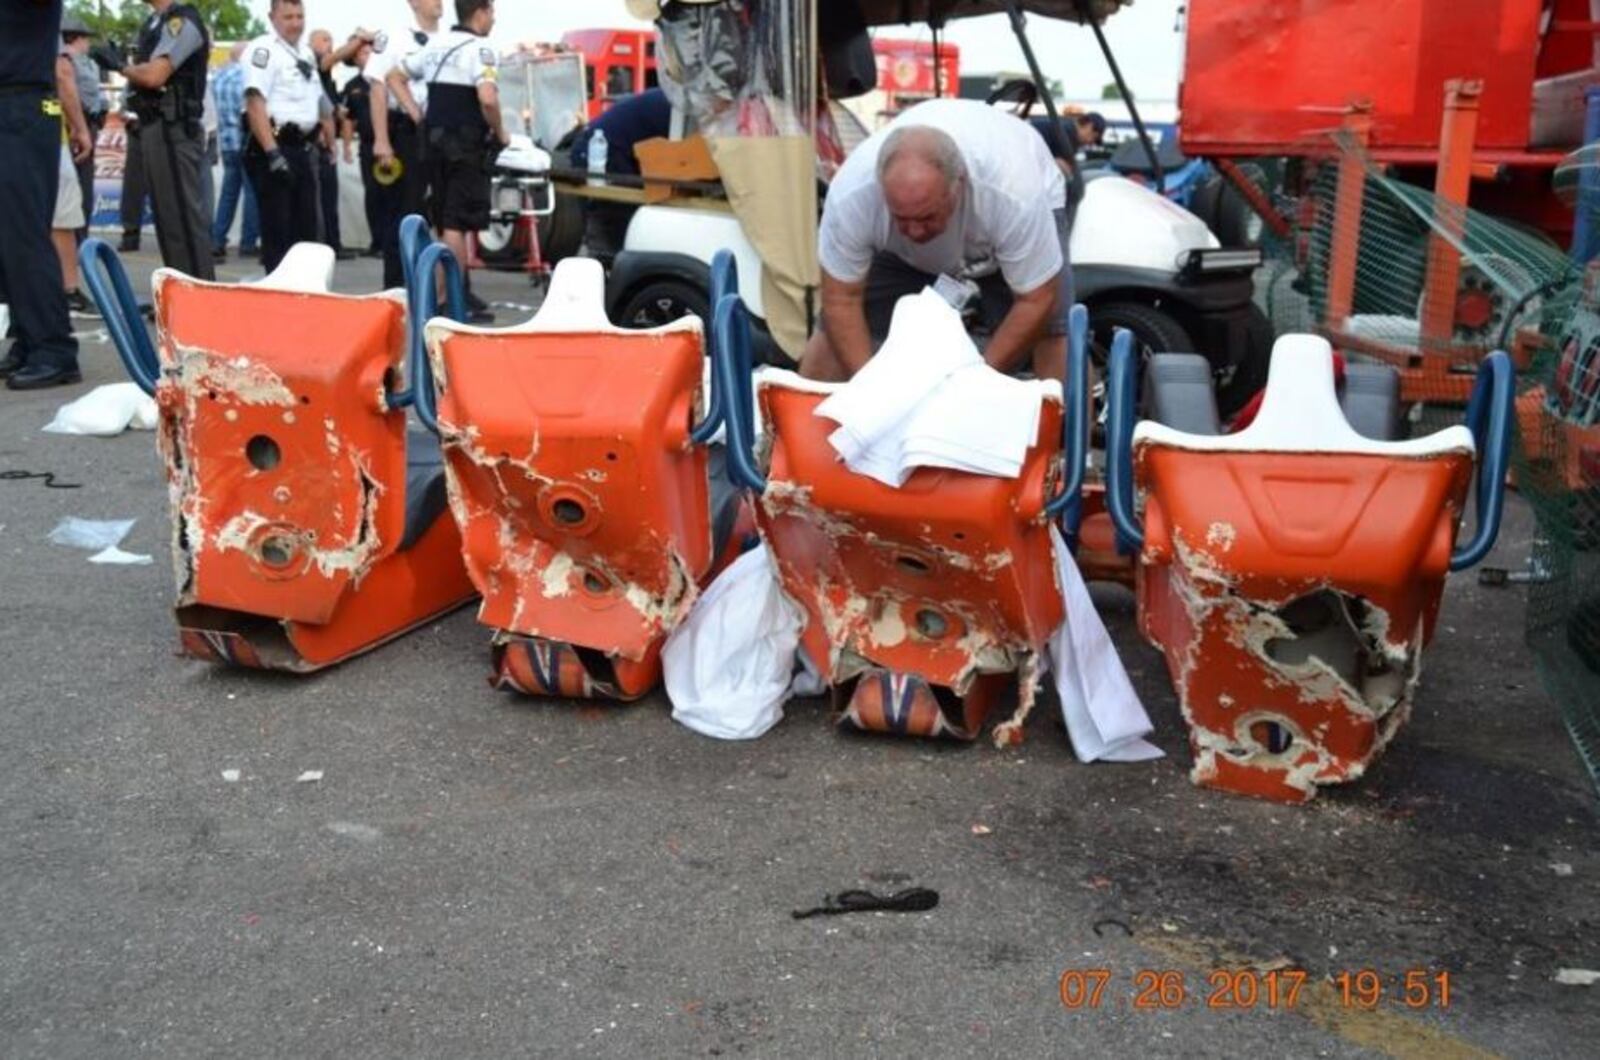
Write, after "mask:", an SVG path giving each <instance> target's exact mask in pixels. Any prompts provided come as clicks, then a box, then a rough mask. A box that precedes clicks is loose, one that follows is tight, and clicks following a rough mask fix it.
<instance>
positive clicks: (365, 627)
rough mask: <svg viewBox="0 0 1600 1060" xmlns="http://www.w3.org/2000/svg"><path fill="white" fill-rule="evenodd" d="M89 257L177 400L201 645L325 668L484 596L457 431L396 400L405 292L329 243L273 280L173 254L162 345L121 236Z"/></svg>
mask: <svg viewBox="0 0 1600 1060" xmlns="http://www.w3.org/2000/svg"><path fill="white" fill-rule="evenodd" d="M83 260H84V266H85V273H86V275H87V276H88V278H89V282H90V286H91V289H92V290H93V291H94V294H95V298H96V301H97V302H98V303H99V305H100V308H101V311H102V313H103V314H104V315H105V318H106V321H107V324H108V326H109V327H110V329H111V331H112V334H113V338H114V340H115V341H116V345H117V347H118V350H119V352H121V353H122V355H123V358H124V360H125V362H126V363H127V365H128V369H129V372H130V374H131V375H132V376H133V378H134V380H135V381H136V382H138V383H139V384H140V385H141V386H142V387H144V388H145V389H146V390H147V391H149V392H151V393H153V394H154V395H155V397H156V400H157V402H158V404H159V407H160V411H161V424H160V434H159V446H160V451H161V455H162V459H163V460H164V461H165V463H166V468H167V481H168V484H169V490H170V493H171V504H172V530H173V567H174V573H175V574H176V576H177V582H178V604H177V618H178V626H179V629H180V631H181V638H182V647H183V650H184V652H185V653H186V654H189V655H192V656H195V657H197V658H202V659H208V660H212V661H217V662H226V663H231V664H234V665H238V666H245V667H255V668H263V669H277V670H295V671H309V670H316V669H319V668H321V667H324V666H327V665H329V664H331V663H335V662H338V661H340V660H342V659H346V658H348V657H350V656H352V655H355V654H357V653H359V652H362V651H365V650H367V649H370V648H373V647H375V646H377V645H379V644H382V643H383V642H384V641H387V640H389V639H390V638H393V637H395V636H398V635H400V634H401V633H404V632H405V631H406V630H408V629H411V628H412V627H414V626H417V625H419V624H421V623H423V622H426V621H428V620H429V619H431V618H434V617H435V616H438V615H440V614H443V613H445V612H447V611H450V610H451V609H453V608H455V607H458V606H460V605H461V604H462V603H464V602H466V601H467V600H468V599H470V598H471V597H472V595H473V589H472V585H471V583H470V582H469V581H468V580H467V577H466V573H465V571H464V570H463V569H462V564H461V558H460V556H461V546H460V536H459V535H458V534H457V532H456V528H455V524H454V523H452V522H451V520H450V519H449V517H448V513H447V511H446V504H445V496H444V480H443V468H442V466H441V458H440V456H439V453H438V448H437V445H435V444H430V443H432V441H433V440H432V438H431V436H429V435H426V434H420V433H419V434H414V435H411V436H410V438H409V439H408V436H407V427H406V412H405V410H404V409H403V408H397V407H394V405H393V404H392V403H391V401H390V396H391V395H390V392H389V384H390V382H391V381H392V380H393V379H395V378H397V377H398V374H399V372H400V369H401V366H402V363H403V358H404V356H405V352H406V338H407V336H406V312H405V303H404V300H403V299H401V298H400V297H399V296H398V294H392V295H372V296H365V297H346V296H342V295H336V294H331V293H329V284H330V282H331V280H332V274H333V263H334V256H333V251H332V250H330V249H329V248H327V247H324V246H318V245H313V244H301V245H299V246H297V247H295V248H294V249H293V250H292V251H291V252H290V254H289V255H288V257H286V258H285V259H284V261H283V263H282V264H281V265H280V266H279V268H278V269H277V270H276V271H274V272H273V274H272V275H271V276H269V277H268V278H267V279H265V280H263V281H261V282H260V283H257V284H219V283H203V282H200V281H198V280H194V279H191V278H189V277H187V276H184V275H182V274H180V273H177V272H173V271H171V270H166V269H163V270H160V271H158V272H157V273H156V275H155V278H154V284H153V285H154V290H155V304H156V325H157V343H156V348H154V349H153V348H151V346H150V342H149V338H148V336H147V335H146V333H145V331H144V326H143V323H142V322H141V321H140V320H139V319H138V309H137V307H136V306H135V305H134V304H133V299H132V295H131V291H130V290H129V288H128V284H127V276H126V274H125V273H124V272H123V270H122V268H121V265H120V263H118V262H117V260H116V257H115V255H114V254H113V253H112V252H111V251H110V248H109V247H106V246H105V245H104V244H103V243H100V242H99V241H98V240H91V241H89V243H87V244H85V247H84V251H83ZM102 268H103V269H104V272H102V271H101V270H102ZM108 281H109V282H108ZM157 351H159V352H157Z"/></svg>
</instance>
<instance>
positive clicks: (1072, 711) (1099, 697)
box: [1049, 526, 1163, 762]
mask: <svg viewBox="0 0 1600 1060" xmlns="http://www.w3.org/2000/svg"><path fill="white" fill-rule="evenodd" d="M1050 543H1051V545H1052V547H1053V549H1054V551H1055V558H1056V584H1057V585H1058V586H1060V588H1061V602H1062V605H1063V606H1064V608H1065V611H1066V616H1067V617H1066V619H1065V621H1063V622H1062V623H1061V626H1060V627H1059V628H1058V629H1057V630H1056V631H1055V633H1054V634H1052V635H1051V637H1050V646H1049V657H1050V669H1051V670H1052V672H1053V673H1054V674H1055V686H1056V694H1057V695H1058V696H1060V698H1061V715H1062V718H1063V720H1064V721H1065V722H1066V724H1067V735H1068V736H1069V737H1071V739H1072V750H1073V753H1074V754H1076V755H1077V756H1078V761H1080V762H1096V761H1101V762H1147V761H1149V760H1151V759H1153V758H1161V757H1162V754H1163V753H1162V751H1161V749H1160V748H1159V747H1156V746H1155V745H1154V744H1151V743H1148V742H1146V741H1145V739H1144V737H1145V736H1148V735H1149V734H1150V732H1151V730H1152V729H1153V728H1154V726H1153V725H1152V724H1151V723H1150V716H1149V715H1148V714H1146V713H1145V709H1144V705H1143V704H1141V703H1140V702H1139V694H1138V693H1137V692H1135V691H1134V690H1133V682H1132V681H1130V680H1129V679H1128V671H1127V670H1126V669H1124V668H1123V665H1122V660H1121V659H1120V658H1119V657H1118V655H1117V648H1116V645H1114V644H1112V642H1111V634H1110V633H1109V632H1108V631H1107V630H1106V627H1105V623H1104V622H1102V621H1101V620H1100V615H1099V613H1098V612H1097V611H1095V608H1094V601H1093V600H1091V599H1090V598H1089V588H1088V586H1086V585H1085V584H1084V582H1083V575H1082V574H1081V573H1079V571H1078V564H1077V563H1076V562H1075V561H1074V560H1073V558H1072V553H1071V552H1069V551H1068V550H1067V543H1066V542H1065V541H1063V540H1062V538H1061V535H1060V533H1058V532H1057V530H1056V528H1055V527H1054V526H1052V527H1051V528H1050Z"/></svg>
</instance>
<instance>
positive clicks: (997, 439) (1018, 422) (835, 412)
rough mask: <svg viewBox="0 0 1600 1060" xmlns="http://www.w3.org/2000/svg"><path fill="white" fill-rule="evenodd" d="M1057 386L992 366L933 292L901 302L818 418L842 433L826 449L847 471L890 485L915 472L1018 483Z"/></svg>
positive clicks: (820, 409) (834, 435)
mask: <svg viewBox="0 0 1600 1060" xmlns="http://www.w3.org/2000/svg"><path fill="white" fill-rule="evenodd" d="M1053 385H1054V384H1050V383H1036V382H1024V381H1022V380H1019V379H1012V378H1011V377H1009V376H1007V375H1005V374H1003V373H1001V372H997V371H995V370H994V369H992V368H990V367H989V366H988V365H987V364H985V363H984V361H983V358H982V357H981V356H980V355H979V354H978V349H977V347H976V346H974V345H973V344H972V340H971V339H970V338H968V336H967V333H966V328H965V327H964V326H963V325H962V322H961V315H960V314H959V313H958V312H956V310H955V309H954V308H952V307H951V305H950V304H949V303H948V302H946V301H945V300H944V299H943V298H941V297H940V296H939V295H938V294H936V293H935V292H934V291H932V290H931V289H930V290H924V291H923V292H922V293H921V294H917V295H909V296H907V297H905V298H902V299H900V301H899V303H898V304H897V305H896V306H895V310H894V320H893V322H892V324H891V326H890V329H889V337H888V339H887V341H885V342H884V344H883V347H882V348H881V349H880V350H879V351H878V353H877V354H876V355H875V356H874V357H873V358H872V359H871V360H870V361H868V362H867V364H866V367H864V368H862V369H861V371H859V372H857V373H856V375H855V376H854V378H852V379H851V380H850V382H848V383H846V384H844V385H843V386H841V387H839V388H838V389H837V390H835V391H834V392H833V393H832V394H830V395H829V396H828V397H827V399H826V400H824V401H823V402H822V403H821V404H820V405H818V406H817V410H816V414H817V415H818V416H821V417H823V418H825V419H830V420H832V421H834V422H835V423H837V424H838V425H839V427H838V429H837V430H835V431H834V432H833V433H832V434H830V435H829V436H828V441H829V442H830V443H831V444H832V445H833V447H834V450H835V451H836V452H837V453H838V454H839V456H840V457H841V458H842V459H843V460H844V462H845V465H846V466H847V467H849V468H850V470H851V471H854V472H856V473H857V474H861V475H866V476H868V477H870V478H874V479H877V480H878V481H879V482H882V483H884V484H885V485H888V486H893V487H896V488H898V487H900V486H902V485H904V484H905V481H906V479H907V478H909V477H910V475H911V472H912V471H913V470H914V469H916V468H918V467H946V468H953V469H955V470H957V471H968V472H972V473H974V474H980V475H994V476H998V477H1001V478H1016V477H1017V476H1018V475H1019V474H1021V472H1022V464H1023V460H1024V459H1025V458H1026V456H1027V453H1028V448H1029V446H1031V445H1032V444H1033V443H1034V440H1035V439H1036V438H1037V437H1038V433H1039V410H1040V403H1041V401H1042V400H1043V398H1044V395H1045V394H1046V393H1048V392H1050V390H1051V388H1052V387H1053Z"/></svg>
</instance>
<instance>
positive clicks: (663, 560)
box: [422, 258, 740, 700]
mask: <svg viewBox="0 0 1600 1060" xmlns="http://www.w3.org/2000/svg"><path fill="white" fill-rule="evenodd" d="M422 271H423V273H425V274H426V273H427V272H428V271H429V270H428V269H426V268H424V269H423V270H422ZM425 279H426V277H425ZM425 337H426V342H427V350H428V358H429V365H430V367H431V371H432V384H431V385H432V387H433V392H434V394H435V395H436V402H437V412H436V417H437V423H438V428H439V433H440V437H441V439H442V442H443V448H444V453H445V462H446V467H447V472H448V475H449V479H450V503H451V505H452V507H453V509H454V512H455V517H456V521H457V522H458V523H459V524H460V525H461V528H462V535H463V544H464V549H465V556H466V564H467V570H468V572H469V573H470V575H471V577H472V580H473V582H474V583H475V584H476V585H477V586H478V588H479V590H480V591H481V592H482V594H483V604H482V607H481V609H480V611H479V615H478V618H479V621H480V622H482V623H483V624H484V625H487V626H489V627H491V628H492V629H494V630H495V640H494V644H495V649H494V656H495V677H494V678H493V680H494V681H495V682H496V684H497V685H499V686H500V687H505V688H510V689H513V690H515V691H519V692H522V693H525V694H529V695H552V696H563V697H568V698H589V697H601V698H612V699H622V700H631V699H636V698H638V697H639V696H642V695H644V694H645V693H646V692H648V691H649V690H650V689H651V688H653V687H655V685H656V684H657V683H658V682H659V680H660V673H661V662H660V652H661V646H662V643H663V642H664V641H665V639H666V637H667V634H669V633H670V632H671V631H672V630H673V629H674V628H676V626H677V625H678V624H679V622H680V621H681V620H682V619H683V618H684V616H685V615H686V614H687V613H688V610H689V607H690V605H691V604H692V603H693V602H694V600H695V598H696V596H697V595H698V593H699V589H700V587H701V585H702V584H704V581H705V580H706V579H707V578H708V576H709V575H710V574H711V573H712V571H713V568H714V566H715V564H714V560H715V558H716V551H715V548H714V540H715V539H716V537H717V535H718V533H719V532H720V534H721V535H724V536H723V540H724V541H726V540H729V539H731V538H733V537H735V536H736V535H735V534H734V529H733V528H734V525H735V524H736V523H737V521H738V518H737V509H738V506H739V503H740V498H739V497H738V496H737V495H736V493H735V491H733V490H732V489H731V487H729V486H727V485H726V483H725V482H724V484H723V485H722V486H721V488H717V487H716V486H715V485H714V479H715V478H716V472H717V469H718V468H720V467H721V465H722V458H721V456H720V455H719V454H716V453H714V451H713V447H712V446H711V445H709V444H708V442H709V436H710V433H711V428H714V427H715V424H714V423H710V422H709V420H710V419H711V418H713V417H714V416H715V415H716V414H715V410H713V411H712V415H711V416H708V417H707V420H704V421H702V422H701V423H700V424H699V426H698V427H697V426H696V416H697V412H698V405H699V402H700V399H701V397H702V386H701V382H702V377H703V373H702V361H703V356H704V354H703V343H702V325H701V323H700V321H699V319H698V318H696V317H684V318H681V319H679V320H676V321H674V322H672V323H670V324H667V325H665V326H663V327H658V328H651V329H648V330H627V329H623V328H619V327H617V326H615V325H613V324H612V323H611V322H610V320H609V319H608V318H607V316H606V312H605V274H604V271H603V270H602V268H601V267H600V264H599V262H596V261H593V260H589V259H584V258H568V259H566V260H564V261H562V262H561V263H560V264H559V265H558V266H557V267H556V270H555V273H554V275H553V277H552V278H551V282H550V287H549V292H548V294H547V295H546V297H545V300H544V303H543V305H542V306H541V307H540V309H539V311H538V313H537V314H536V315H535V316H534V317H533V318H532V319H531V320H529V321H527V322H526V323H523V324H520V325H517V326H513V327H508V328H476V327H470V326H467V325H463V324H458V323H456V322H454V321H451V320H447V319H443V318H439V319H434V320H430V321H429V322H428V324H427V326H426V330H425ZM735 554H736V553H735Z"/></svg>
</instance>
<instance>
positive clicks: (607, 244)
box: [583, 202, 638, 268]
mask: <svg viewBox="0 0 1600 1060" xmlns="http://www.w3.org/2000/svg"><path fill="white" fill-rule="evenodd" d="M583 210H584V221H583V247H584V252H585V253H586V254H588V256H589V257H591V258H594V259H595V260H597V261H599V262H600V263H601V264H602V265H605V266H607V267H608V268H609V267H610V266H611V263H612V262H614V261H616V260H617V255H618V254H619V253H621V252H622V247H623V244H624V243H626V242H627V239H628V222H630V221H632V220H633V215H634V214H635V213H636V212H638V207H636V206H624V205H622V204H621V203H614V202H587V203H585V204H584V207H583Z"/></svg>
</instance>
